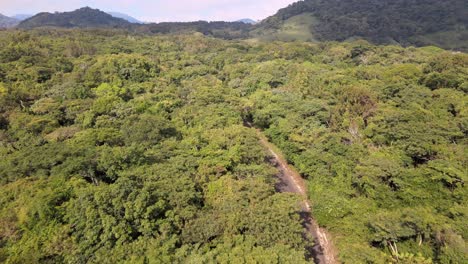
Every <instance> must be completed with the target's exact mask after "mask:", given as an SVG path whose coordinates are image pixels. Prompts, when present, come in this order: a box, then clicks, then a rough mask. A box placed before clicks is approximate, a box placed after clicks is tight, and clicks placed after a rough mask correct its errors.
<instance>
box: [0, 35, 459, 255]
mask: <svg viewBox="0 0 468 264" xmlns="http://www.w3.org/2000/svg"><path fill="white" fill-rule="evenodd" d="M467 92H468V56H467V55H466V54H464V53H452V52H448V51H444V50H441V49H438V48H435V47H426V48H402V47H399V46H374V45H371V44H369V43H367V42H363V41H360V42H350V43H342V44H338V43H321V44H312V43H281V42H272V43H263V44H258V43H257V44H249V43H247V42H242V41H225V40H219V39H214V38H208V37H203V36H197V35H173V36H157V37H149V36H140V35H131V34H128V33H125V32H121V31H109V30H51V29H47V30H44V29H43V30H34V31H28V32H24V31H2V32H0V157H1V159H0V190H1V192H0V262H5V263H183V262H189V263H243V262H245V263H305V262H306V260H305V258H304V256H305V247H306V246H307V243H308V242H307V241H306V240H305V239H304V237H303V229H302V226H301V220H300V218H299V215H298V210H299V208H298V199H299V197H296V196H295V195H291V194H284V193H276V192H275V189H274V185H275V182H276V178H275V174H276V173H277V171H276V169H275V168H274V166H273V165H271V164H270V163H269V162H268V159H267V153H266V151H265V150H264V149H263V148H262V146H261V145H260V143H259V142H258V139H257V137H256V133H255V131H254V130H252V129H250V128H246V127H244V126H243V121H246V120H248V121H251V122H253V124H254V125H255V126H256V127H258V128H260V129H262V130H263V131H264V133H265V134H266V135H267V136H268V137H269V138H270V140H271V141H272V142H273V143H274V144H276V145H277V146H278V147H279V148H280V149H281V150H282V151H283V152H284V153H285V155H286V157H287V158H288V160H289V161H290V162H291V163H292V164H293V165H294V166H295V167H296V168H297V169H298V170H299V171H300V172H301V174H302V175H303V176H304V178H306V179H307V182H308V184H309V186H308V189H309V194H310V200H311V201H312V203H313V214H314V216H315V217H316V218H317V220H318V222H319V223H320V225H322V226H323V227H326V228H327V229H328V230H329V231H330V233H331V234H332V237H333V240H334V242H335V244H336V246H337V249H338V252H339V258H340V260H341V261H342V262H343V263H389V262H390V263H392V262H395V263H396V262H398V263H431V262H433V263H447V264H448V263H465V262H466V261H467V246H466V241H467V236H468V225H467V223H466V218H467V215H468V207H467V204H468V203H467V201H468V190H467V186H466V182H467V180H468V177H467V166H466V164H467V157H468V155H467V150H468V148H467V143H468V142H467V133H468V108H467V103H468V100H467Z"/></svg>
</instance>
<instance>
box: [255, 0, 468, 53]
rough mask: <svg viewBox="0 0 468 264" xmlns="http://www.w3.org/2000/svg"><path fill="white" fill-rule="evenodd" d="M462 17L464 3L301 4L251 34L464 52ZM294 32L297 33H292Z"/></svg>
mask: <svg viewBox="0 0 468 264" xmlns="http://www.w3.org/2000/svg"><path fill="white" fill-rule="evenodd" d="M466 12H467V3H466V1H465V0H446V1H439V0H412V1H408V0H378V1H377V0H346V1H345V0H304V1H298V2H296V3H294V4H292V5H290V6H288V7H286V8H283V9H281V10H279V11H278V13H277V14H275V15H274V16H271V17H269V18H267V19H266V20H264V21H262V23H261V24H259V25H258V28H257V29H256V30H254V31H253V33H252V35H253V36H254V37H257V38H260V39H265V38H266V39H278V40H294V39H299V40H304V38H306V40H320V41H331V40H337V41H343V40H347V39H350V38H364V39H366V40H368V41H371V42H374V43H377V44H382V43H386V44H392V43H400V44H403V45H417V46H426V45H437V46H440V47H443V48H447V49H460V50H465V51H466V50H468V44H467V43H468V30H467V28H468V16H467V15H466ZM307 17H311V18H307ZM298 20H299V21H298ZM297 27H301V28H302V30H301V31H300V32H297V31H296V30H295V29H296V28H297ZM305 33H308V34H310V35H304V34H305Z"/></svg>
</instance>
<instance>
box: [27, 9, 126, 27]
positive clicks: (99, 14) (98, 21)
mask: <svg viewBox="0 0 468 264" xmlns="http://www.w3.org/2000/svg"><path fill="white" fill-rule="evenodd" d="M130 26H131V23H130V22H128V21H126V20H124V19H122V18H117V17H113V16H112V15H110V14H108V13H106V12H103V11H101V10H99V9H92V8H90V7H83V8H80V9H77V10H75V11H71V12H63V13H59V12H56V13H48V12H42V13H39V14H37V15H35V16H33V17H31V18H28V19H26V20H24V21H22V22H21V23H19V25H18V27H19V28H23V29H30V28H35V27H64V28H94V27H104V28H128V27H130Z"/></svg>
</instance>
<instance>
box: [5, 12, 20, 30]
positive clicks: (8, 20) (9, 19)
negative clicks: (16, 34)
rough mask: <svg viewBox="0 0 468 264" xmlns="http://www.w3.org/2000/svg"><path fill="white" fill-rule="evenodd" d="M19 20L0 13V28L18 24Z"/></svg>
mask: <svg viewBox="0 0 468 264" xmlns="http://www.w3.org/2000/svg"><path fill="white" fill-rule="evenodd" d="M19 22H20V21H19V20H18V19H15V18H12V17H7V16H5V15H2V14H0V28H9V27H14V26H16V25H18V24H19Z"/></svg>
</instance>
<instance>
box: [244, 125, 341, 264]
mask: <svg viewBox="0 0 468 264" xmlns="http://www.w3.org/2000/svg"><path fill="white" fill-rule="evenodd" d="M246 126H247V127H250V128H252V129H255V128H254V127H253V126H252V124H250V123H248V122H247V123H246ZM256 132H257V136H258V138H259V139H260V143H261V144H262V145H263V146H264V147H265V148H266V149H267V150H268V152H269V154H270V162H271V163H272V164H273V165H275V167H276V168H277V169H278V171H279V173H278V175H277V176H278V179H279V181H278V183H277V184H276V186H275V187H276V190H277V191H278V192H287V193H296V194H299V195H300V196H302V197H303V201H302V202H301V211H300V215H301V218H302V221H303V223H302V225H303V226H304V229H305V232H306V234H305V235H306V236H305V237H310V235H312V237H313V239H314V246H313V247H311V248H308V249H307V251H308V256H307V257H309V258H311V259H313V260H314V262H315V263H317V264H336V263H339V262H338V261H337V258H336V253H335V250H334V247H333V245H332V241H331V240H330V236H329V235H328V234H327V232H326V230H325V229H323V228H320V227H319V225H318V224H317V222H316V221H315V219H314V218H313V217H312V215H311V204H310V202H309V201H308V198H307V188H306V185H305V181H304V179H303V178H302V177H301V175H300V174H299V173H298V172H297V171H296V170H295V169H294V168H293V167H292V166H290V165H289V164H288V162H287V161H286V159H285V158H284V157H283V155H282V154H281V152H280V151H279V150H277V148H276V147H275V146H274V145H273V144H271V143H270V142H269V141H268V139H267V138H266V137H265V135H263V133H262V132H261V131H260V130H259V129H256Z"/></svg>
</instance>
